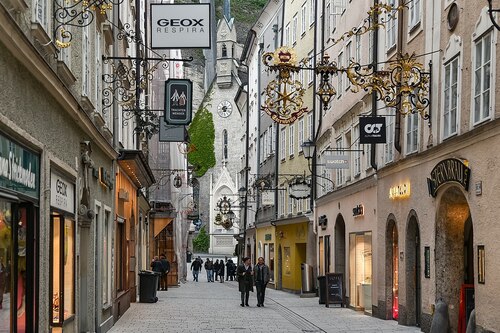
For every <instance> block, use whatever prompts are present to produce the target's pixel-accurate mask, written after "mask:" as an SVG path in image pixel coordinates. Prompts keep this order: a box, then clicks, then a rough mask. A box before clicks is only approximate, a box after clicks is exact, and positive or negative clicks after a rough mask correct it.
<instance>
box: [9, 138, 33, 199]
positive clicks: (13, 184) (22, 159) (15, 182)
mask: <svg viewBox="0 0 500 333" xmlns="http://www.w3.org/2000/svg"><path fill="white" fill-rule="evenodd" d="M39 170H40V157H39V156H38V155H36V154H34V153H32V152H30V151H29V150H26V149H24V148H23V147H21V146H20V145H18V144H16V143H15V142H14V141H12V140H9V139H7V138H6V137H4V136H2V135H0V187H3V188H6V189H9V190H12V191H15V192H19V193H22V194H24V195H27V196H30V197H33V198H38V196H39V187H40V173H39Z"/></svg>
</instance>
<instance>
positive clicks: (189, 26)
mask: <svg viewBox="0 0 500 333" xmlns="http://www.w3.org/2000/svg"><path fill="white" fill-rule="evenodd" d="M150 12H151V15H150V17H151V20H150V22H151V48H153V49H181V48H206V49H209V48H210V47H211V43H210V41H211V39H210V38H211V31H210V29H211V22H210V21H211V20H210V4H209V3H195V4H170V3H166V4H159V3H154V4H153V3H152V4H151V11H150Z"/></svg>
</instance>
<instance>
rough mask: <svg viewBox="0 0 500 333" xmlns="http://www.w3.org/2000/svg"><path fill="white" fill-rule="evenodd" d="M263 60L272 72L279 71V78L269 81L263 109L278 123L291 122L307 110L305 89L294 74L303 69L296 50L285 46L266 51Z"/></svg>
mask: <svg viewBox="0 0 500 333" xmlns="http://www.w3.org/2000/svg"><path fill="white" fill-rule="evenodd" d="M262 60H263V62H264V64H265V65H266V66H268V67H269V70H270V71H271V72H278V78H277V79H276V80H272V81H271V82H269V84H268V85H267V87H266V89H265V91H264V92H265V95H266V100H265V102H264V105H263V106H262V110H264V111H265V112H266V113H267V114H268V115H269V116H270V117H271V119H272V120H274V121H275V122H277V123H280V124H291V123H293V122H294V121H295V120H297V119H298V118H299V117H300V116H301V115H302V114H303V113H304V112H306V111H307V108H305V107H302V105H303V100H302V98H303V97H304V93H305V89H304V88H303V87H302V83H300V82H299V81H298V80H294V79H293V74H295V73H298V72H299V70H300V69H301V68H300V67H299V66H298V64H297V56H296V54H295V51H294V50H293V49H291V48H289V47H286V46H283V47H280V48H278V49H276V50H275V51H274V52H267V53H265V54H264V55H263V56H262Z"/></svg>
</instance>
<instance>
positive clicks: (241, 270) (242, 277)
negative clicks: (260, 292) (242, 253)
mask: <svg viewBox="0 0 500 333" xmlns="http://www.w3.org/2000/svg"><path fill="white" fill-rule="evenodd" d="M242 262H243V263H242V264H241V265H239V266H238V268H237V269H236V275H237V276H238V289H239V291H240V293H241V304H240V305H241V306H245V305H246V306H250V305H248V298H249V297H250V291H251V292H253V270H252V266H251V265H250V258H249V257H243V259H242Z"/></svg>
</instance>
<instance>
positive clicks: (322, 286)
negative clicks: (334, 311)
mask: <svg viewBox="0 0 500 333" xmlns="http://www.w3.org/2000/svg"><path fill="white" fill-rule="evenodd" d="M318 285H319V288H318V293H319V304H325V303H326V276H324V275H322V276H318Z"/></svg>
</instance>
